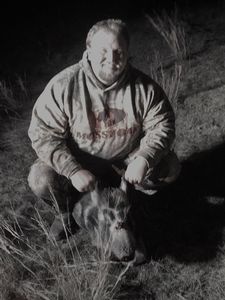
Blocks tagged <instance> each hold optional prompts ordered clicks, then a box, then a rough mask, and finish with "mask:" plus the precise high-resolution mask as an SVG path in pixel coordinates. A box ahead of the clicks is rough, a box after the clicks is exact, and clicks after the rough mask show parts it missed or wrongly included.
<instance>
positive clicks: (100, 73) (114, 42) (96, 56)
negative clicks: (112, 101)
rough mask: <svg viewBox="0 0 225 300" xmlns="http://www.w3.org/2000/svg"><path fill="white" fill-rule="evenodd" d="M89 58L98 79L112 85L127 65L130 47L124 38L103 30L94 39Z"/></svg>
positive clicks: (89, 50)
mask: <svg viewBox="0 0 225 300" xmlns="http://www.w3.org/2000/svg"><path fill="white" fill-rule="evenodd" d="M88 58H89V60H90V62H91V66H92V69H93V72H94V73H95V75H96V77H97V78H98V79H99V80H100V81H101V82H103V83H104V84H106V85H111V84H112V83H113V82H115V81H116V80H117V79H118V77H119V76H120V74H121V73H122V72H123V70H124V68H125V66H126V64H127V59H128V45H127V43H126V41H125V39H124V38H123V37H122V36H118V34H116V33H114V32H113V31H106V30H104V29H101V30H99V31H98V32H96V33H95V34H94V36H93V38H92V41H91V46H90V47H89V48H88Z"/></svg>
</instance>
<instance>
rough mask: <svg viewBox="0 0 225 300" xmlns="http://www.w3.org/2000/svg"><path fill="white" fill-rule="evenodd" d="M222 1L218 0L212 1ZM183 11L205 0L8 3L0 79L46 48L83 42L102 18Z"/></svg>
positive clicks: (22, 70)
mask: <svg viewBox="0 0 225 300" xmlns="http://www.w3.org/2000/svg"><path fill="white" fill-rule="evenodd" d="M216 2H218V3H220V4H221V3H222V2H223V1H222V0H216V1H213V4H212V3H211V5H216ZM175 5H176V6H177V7H178V8H179V10H182V11H183V12H185V10H189V9H197V8H198V9H199V8H200V9H203V10H204V9H205V7H206V6H208V5H210V4H207V5H206V4H205V1H202V0H201V1H194V0H178V1H172V0H167V1H162V0H140V1H133V2H131V1H128V0H125V1H105V3H104V4H103V3H100V2H96V1H85V0H84V1H79V2H75V1H74V2H65V1H62V2H61V3H58V2H57V1H56V2H55V3H52V4H47V3H45V4H44V3H41V2H33V1H32V2H29V3H27V4H25V3H24V4H22V3H21V2H17V3H15V4H14V3H13V4H12V3H8V5H7V4H4V6H2V7H1V15H2V16H4V18H1V20H0V25H1V47H0V51H1V59H0V80H2V79H4V80H5V79H6V80H7V79H10V77H11V76H12V75H13V74H15V73H19V74H21V73H26V72H29V71H30V70H32V67H33V66H34V64H36V63H38V60H39V59H41V56H42V55H46V54H45V53H44V52H45V50H46V49H47V48H48V47H51V48H52V49H57V50H58V51H60V50H62V51H63V49H65V47H70V45H71V46H72V45H74V43H76V42H77V41H79V42H80V41H81V42H83V43H84V39H85V37H86V34H87V32H88V30H89V28H90V27H91V26H92V25H93V24H94V23H95V22H96V21H99V20H101V19H104V18H122V19H123V20H125V21H127V20H129V21H130V20H132V18H136V17H138V16H140V15H141V14H143V13H149V14H151V13H153V12H157V13H160V12H162V11H163V10H166V11H169V10H173V9H174V6H175Z"/></svg>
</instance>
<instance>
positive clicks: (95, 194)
mask: <svg viewBox="0 0 225 300" xmlns="http://www.w3.org/2000/svg"><path fill="white" fill-rule="evenodd" d="M90 194H91V199H92V201H93V202H94V203H97V202H98V199H99V198H100V190H99V184H98V182H97V181H96V183H95V189H94V190H93V191H91V193H90Z"/></svg>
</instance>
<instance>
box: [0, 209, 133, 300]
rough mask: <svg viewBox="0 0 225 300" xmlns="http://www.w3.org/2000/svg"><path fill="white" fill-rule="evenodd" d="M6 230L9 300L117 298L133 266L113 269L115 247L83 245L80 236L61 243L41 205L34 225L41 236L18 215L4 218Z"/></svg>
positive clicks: (4, 290)
mask: <svg viewBox="0 0 225 300" xmlns="http://www.w3.org/2000/svg"><path fill="white" fill-rule="evenodd" d="M27 226H28V224H27ZM0 229H1V235H0V236H1V239H0V251H1V262H0V263H1V267H2V268H1V272H2V276H1V280H0V291H1V294H2V295H5V298H3V299H7V297H9V296H10V294H14V295H16V296H17V297H18V296H19V295H20V296H21V297H24V299H29V300H33V299H45V300H46V299H48V300H50V299H52V300H53V299H71V300H72V299H84V300H88V299H95V300H101V299H104V300H107V299H114V297H115V296H116V295H117V294H118V291H119V287H120V285H121V282H122V279H123V276H124V274H125V273H126V272H127V270H128V269H129V267H130V265H129V264H127V265H126V266H125V267H123V268H122V269H121V267H119V268H118V270H116V269H115V271H112V267H113V265H115V264H116V263H113V262H111V261H110V259H109V256H108V254H109V252H106V251H104V250H103V251H100V252H97V251H95V250H94V249H92V248H91V249H90V248H89V249H88V248H87V247H85V249H86V250H85V249H83V250H79V243H78V242H77V240H76V237H73V238H71V239H69V238H68V237H67V239H66V242H65V243H61V242H56V241H55V240H54V239H52V238H51V237H50V236H49V234H48V232H49V228H48V225H47V224H46V222H45V221H44V220H43V219H42V217H41V214H40V213H39V211H38V210H37V211H36V216H35V219H34V220H33V221H32V224H30V230H32V231H33V232H36V234H37V233H38V234H39V238H38V236H37V237H36V240H35V239H28V238H27V235H26V234H25V233H24V231H23V229H22V228H21V226H20V224H19V220H18V219H17V218H16V217H15V218H14V222H12V220H11V221H9V220H8V221H6V220H1V223H0ZM44 237H45V238H46V243H45V242H44ZM89 251H90V252H89ZM6 282H7V285H5V283H6Z"/></svg>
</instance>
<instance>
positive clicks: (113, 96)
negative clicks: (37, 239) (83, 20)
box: [28, 19, 180, 239]
mask: <svg viewBox="0 0 225 300" xmlns="http://www.w3.org/2000/svg"><path fill="white" fill-rule="evenodd" d="M86 46H87V49H86V51H85V52H84V54H83V58H82V60H81V61H80V62H79V63H78V64H75V65H73V66H71V67H69V68H67V69H65V70H63V71H62V72H60V73H59V74H57V75H56V76H55V77H54V78H53V79H52V80H51V81H50V82H49V83H48V85H47V86H46V88H45V90H44V91H43V93H42V94H41V95H40V97H39V98H38V100H37V102H36V104H35V106H34V108H33V113H32V119H31V124H30V127H29V133H28V134H29V137H30V139H31V141H32V147H33V148H34V150H35V151H36V153H37V155H38V160H37V161H36V162H35V163H34V165H33V166H32V167H31V171H30V174H29V177H28V182H29V185H30V187H31V189H32V190H33V192H34V193H35V194H36V195H37V196H38V197H39V198H42V199H44V200H45V201H46V202H50V201H51V197H50V194H53V195H54V198H55V200H56V202H57V204H58V206H59V210H60V212H61V213H62V215H63V218H64V221H65V223H66V224H69V222H73V219H72V216H71V212H72V209H73V205H74V201H75V199H76V198H77V194H79V193H82V192H87V191H91V190H93V189H94V186H95V182H96V178H99V177H100V178H101V177H107V176H108V177H109V176H111V175H109V174H110V172H111V171H110V170H111V166H112V165H113V166H115V167H116V168H117V169H118V168H124V169H125V174H124V176H125V179H126V180H127V181H128V182H129V183H130V184H133V185H134V187H135V188H136V189H139V190H141V191H143V192H144V193H146V194H152V193H153V192H154V191H155V190H157V188H158V187H160V186H162V185H165V184H168V183H170V182H172V181H174V180H175V179H176V178H177V176H178V174H179V171H180V165H179V161H178V159H177V157H176V155H175V154H174V152H172V151H171V150H170V148H171V145H172V142H173V140H174V136H175V125H174V113H173V110H172V108H171V106H170V103H169V101H168V99H167V97H166V95H165V93H164V91H163V90H162V88H161V87H160V86H159V85H157V84H156V83H155V82H154V81H153V80H152V79H151V78H149V77H148V76H147V75H145V74H143V73H142V72H140V71H138V70H136V69H135V68H133V67H132V66H131V65H130V64H129V62H128V48H129V34H128V31H127V28H126V25H125V24H124V23H123V22H122V21H121V20H113V19H109V20H104V21H101V22H98V23H96V24H95V25H94V26H93V27H92V28H91V29H90V31H89V33H88V35H87V40H86ZM49 191H50V192H49ZM60 224H61V223H60V222H59V220H58V219H57V217H56V219H55V221H54V223H53V225H52V227H51V230H50V232H51V234H52V235H53V236H54V237H56V239H60V238H61V235H62V231H63V227H62V224H61V225H60Z"/></svg>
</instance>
